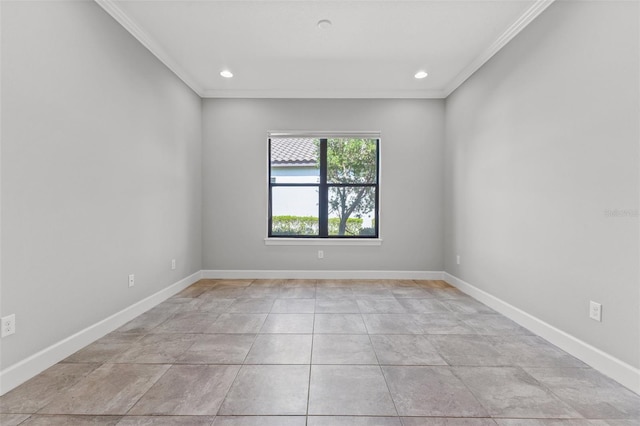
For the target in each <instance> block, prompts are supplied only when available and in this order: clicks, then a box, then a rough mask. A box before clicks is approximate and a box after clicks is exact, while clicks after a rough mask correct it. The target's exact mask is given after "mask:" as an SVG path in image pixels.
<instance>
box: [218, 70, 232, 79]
mask: <svg viewBox="0 0 640 426" xmlns="http://www.w3.org/2000/svg"><path fill="white" fill-rule="evenodd" d="M220 75H221V76H223V77H224V78H231V77H233V73H232V72H231V71H229V70H224V71H220Z"/></svg>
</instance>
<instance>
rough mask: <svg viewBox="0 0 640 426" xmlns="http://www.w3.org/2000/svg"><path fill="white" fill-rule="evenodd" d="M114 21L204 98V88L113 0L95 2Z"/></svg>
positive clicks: (96, 0)
mask: <svg viewBox="0 0 640 426" xmlns="http://www.w3.org/2000/svg"><path fill="white" fill-rule="evenodd" d="M94 1H95V2H96V3H97V4H98V5H99V6H100V7H101V8H102V9H104V10H105V12H107V13H108V14H109V15H111V17H112V18H113V19H115V20H116V22H118V23H119V24H120V25H122V26H123V27H124V28H125V29H126V30H127V31H129V33H130V34H131V35H132V36H133V37H135V38H136V39H137V40H138V41H139V42H140V43H141V44H142V45H143V46H144V47H146V48H147V50H149V51H150V52H151V53H152V54H153V55H154V56H155V57H156V58H158V59H159V60H160V62H162V63H163V64H164V65H165V66H166V67H167V68H169V69H170V70H171V71H172V72H173V73H174V74H175V75H176V76H177V77H178V78H179V79H180V80H182V81H183V82H184V84H186V85H187V86H189V88H190V89H191V90H193V91H194V92H195V93H196V94H198V96H200V97H202V88H201V87H200V85H199V84H198V83H197V82H196V80H195V79H194V78H193V77H192V76H191V75H190V74H189V73H188V72H187V71H185V69H184V68H182V66H180V65H179V64H178V62H176V61H175V60H174V59H173V58H172V57H171V55H169V54H168V53H167V52H166V51H165V50H164V49H163V48H162V47H161V46H160V44H159V43H158V42H157V41H156V40H154V39H153V37H151V36H149V34H147V33H146V32H145V31H144V30H143V29H142V28H140V27H139V26H138V24H136V23H135V22H134V21H133V19H131V18H130V17H129V16H127V14H126V13H125V12H124V11H123V10H122V9H120V7H118V5H117V4H116V3H115V2H114V1H113V0H94Z"/></svg>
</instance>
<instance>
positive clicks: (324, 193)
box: [318, 139, 329, 238]
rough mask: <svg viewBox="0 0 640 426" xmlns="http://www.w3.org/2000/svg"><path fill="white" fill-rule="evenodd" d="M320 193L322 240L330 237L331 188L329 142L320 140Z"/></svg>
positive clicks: (319, 208)
mask: <svg viewBox="0 0 640 426" xmlns="http://www.w3.org/2000/svg"><path fill="white" fill-rule="evenodd" d="M318 189H319V193H318V226H319V234H320V237H321V238H326V237H328V236H329V188H328V186H327V140H326V139H320V187H319V188H318Z"/></svg>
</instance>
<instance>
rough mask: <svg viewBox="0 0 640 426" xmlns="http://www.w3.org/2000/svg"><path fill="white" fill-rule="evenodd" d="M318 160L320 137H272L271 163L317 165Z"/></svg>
mask: <svg viewBox="0 0 640 426" xmlns="http://www.w3.org/2000/svg"><path fill="white" fill-rule="evenodd" d="M317 161H318V139H313V138H272V139H271V164H274V165H286V164H290V165H298V166H302V165H315V164H316V163H317Z"/></svg>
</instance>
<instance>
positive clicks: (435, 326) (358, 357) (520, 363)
mask: <svg viewBox="0 0 640 426" xmlns="http://www.w3.org/2000/svg"><path fill="white" fill-rule="evenodd" d="M0 413H2V414H0V424H2V425H3V426H13V425H47V426H56V425H121V426H124V425H128V426H134V425H170V426H173V425H176V426H181V425H184V426H186V425H214V426H254V425H256V426H258V425H259V426H304V425H308V426H347V425H349V426H358V425H359V426H392V425H393V426H419V425H466V426H483V425H494V426H497V425H501V426H544V425H560V426H562V425H566V426H577V425H592V426H606V425H610V426H631V425H636V426H637V425H640V396H638V395H636V394H635V393H633V392H631V391H629V390H627V389H626V388H624V387H622V386H620V385H618V384H617V383H615V382H613V381H612V380H610V379H608V378H606V377H604V376H602V375H601V374H599V373H597V372H596V371H594V370H593V369H591V368H589V367H587V366H586V365H585V364H583V363H582V362H580V361H578V360H577V359H575V358H573V357H572V356H570V355H568V354H566V353H565V352H563V351H561V350H559V349H558V348H556V347H554V346H552V345H550V344H549V343H547V342H546V341H544V340H543V339H541V338H539V337H537V336H535V335H533V334H531V333H530V332H528V331H527V330H525V329H523V328H522V327H520V326H518V325H517V324H515V323H514V322H512V321H510V320H508V319H506V318H505V317H503V316H501V315H499V314H497V313H496V312H494V311H492V310H491V309H489V308H488V307H486V306H484V305H483V304H481V303H478V302H477V301H475V300H473V299H472V298H470V297H468V296H466V295H464V294H462V293H461V292H459V291H458V290H456V289H455V288H453V287H450V286H449V285H447V284H446V283H444V282H443V281H410V280H408V281H395V280H388V281H355V280H354V281H338V280H318V281H316V280H201V281H199V282H198V283H196V284H194V285H192V286H191V287H189V288H187V289H186V290H184V291H182V292H181V293H179V294H177V295H176V296H174V297H172V298H171V299H169V300H167V301H166V302H164V303H162V304H161V305H159V306H157V307H155V308H153V309H151V310H150V311H148V312H146V313H144V314H142V315H141V316H139V317H138V318H136V319H134V320H133V321H131V322H129V323H128V324H126V325H124V326H123V327H121V328H120V329H118V330H116V331H114V332H113V333H111V334H109V335H107V336H105V337H103V338H102V339H100V340H98V341H96V342H95V343H93V344H91V345H89V346H87V347H86V348H84V349H82V350H80V351H78V352H77V353H75V354H73V355H71V356H70V357H69V358H67V359H66V360H64V361H63V362H61V363H59V364H57V365H55V366H53V367H51V368H49V369H48V370H46V371H44V372H43V373H42V374H40V375H38V376H37V377H35V378H33V379H31V380H30V381H28V382H27V383H25V384H23V385H22V386H20V387H18V388H16V389H15V390H13V391H11V392H9V393H7V394H6V395H5V396H3V397H0Z"/></svg>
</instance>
